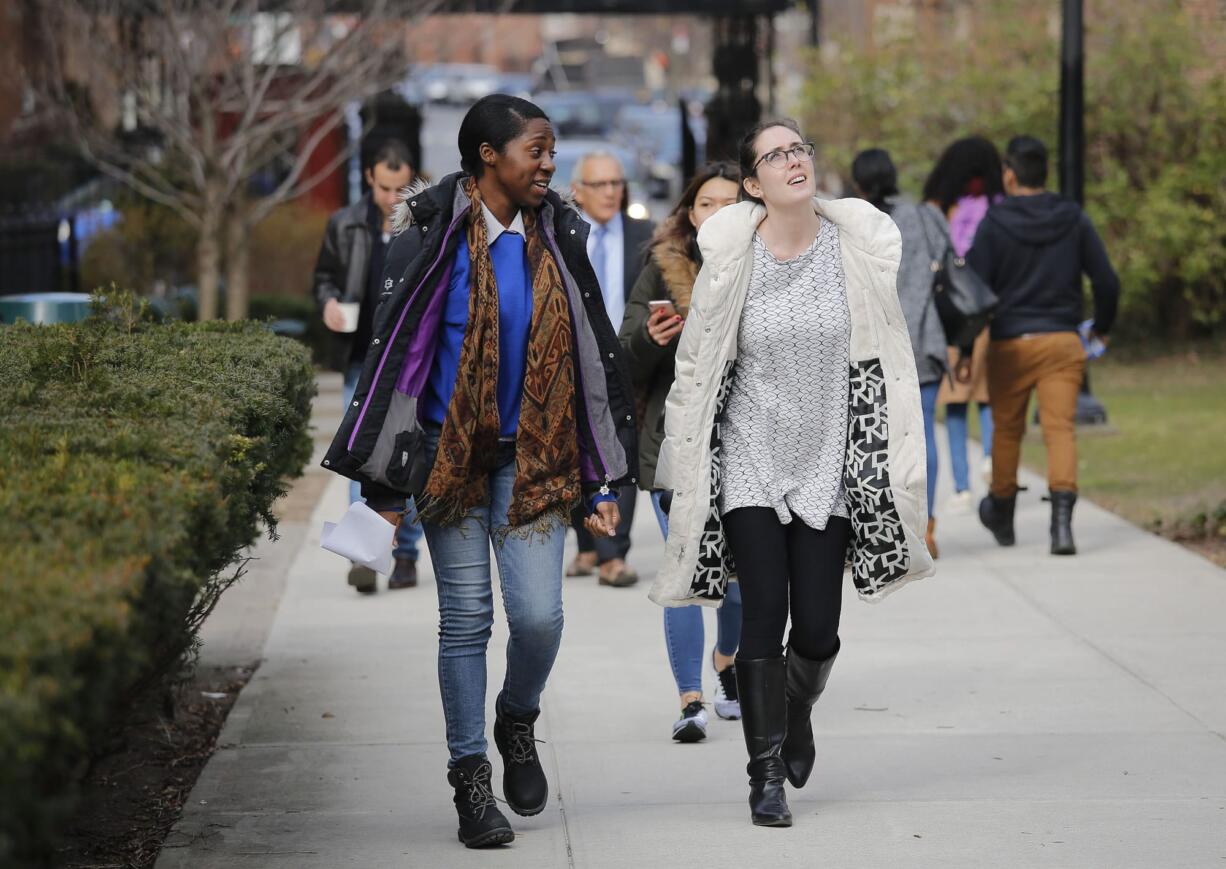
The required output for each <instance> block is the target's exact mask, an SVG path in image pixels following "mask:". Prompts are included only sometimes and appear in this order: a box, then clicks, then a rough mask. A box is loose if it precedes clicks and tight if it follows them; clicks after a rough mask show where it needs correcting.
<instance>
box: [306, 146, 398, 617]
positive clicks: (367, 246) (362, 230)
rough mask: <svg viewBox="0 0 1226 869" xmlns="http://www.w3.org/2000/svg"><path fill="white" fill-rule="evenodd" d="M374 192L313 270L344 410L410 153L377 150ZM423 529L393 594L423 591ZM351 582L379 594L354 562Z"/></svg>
mask: <svg viewBox="0 0 1226 869" xmlns="http://www.w3.org/2000/svg"><path fill="white" fill-rule="evenodd" d="M365 174H366V183H367V184H368V185H370V191H369V192H368V193H366V194H365V195H364V196H363V197H362V198H361V199H359V200H358V201H357V202H355V203H354V204H353V205H349V206H346V207H345V208H342V209H340V210H339V211H337V212H336V213H335V214H333V215H332V216H331V217H330V218H329V219H328V228H327V229H326V230H325V232H324V240H323V245H322V246H321V247H320V250H319V259H318V261H317V262H316V264H315V300H316V301H317V302H318V304H319V308H320V312H321V314H322V316H323V320H324V325H326V326H327V327H328V328H329V329H331V330H332V333H333V335H332V337H333V360H332V361H333V365H334V367H335V368H336V369H337V370H339V371H340V372H342V373H343V374H344V375H345V388H344V400H345V404H344V406H345V407H348V406H349V404H350V402H352V401H353V394H354V390H355V388H356V386H357V383H358V378H359V377H360V376H361V374H362V366H363V364H365V362H366V349H367V347H369V346H370V342H371V338H372V337H373V335H372V331H373V325H374V319H375V309H376V308H377V307H378V306H379V299H380V294H381V293H382V292H383V287H381V286H380V285H379V280H380V278H381V276H382V274H383V261H384V258H385V256H386V251H387V246H388V242H389V241H390V240H391V217H392V209H393V207H394V206H395V205H396V202H397V196H398V194H399V193H400V191H401V189H403V188H404V187H405V186H406V185H408V184H409V183H410V182H411V181H412V180H413V169H412V167H411V166H410V164H409V149H408V148H407V147H406V146H405V145H404V143H403V142H399V141H397V140H395V139H389V140H387V141H386V142H384V143H383V144H382V145H380V146H379V148H378V150H376V151H375V153H374V156H373V159H372V160H371V165H370V167H369V168H368V169H367V170H366V173H365ZM361 497H362V494H361V487H360V486H359V485H358V483H356V482H352V481H351V482H350V485H349V502H350V503H353V502H354V501H358V500H360V499H361ZM421 533H422V532H421V525H420V523H417V522H402V523H401V524H400V530H399V531H398V532H397V535H396V552H395V555H396V569H395V570H394V572H393V573H392V576H391V578H390V579H389V580H388V584H387V585H388V588H391V589H396V588H411V587H413V586H415V585H417V544H418V541H419V540H420V539H421ZM349 584H350V585H352V586H353V587H354V588H356V589H357V590H358V591H359V592H360V593H362V594H370V593H372V592H374V591H375V588H376V584H375V572H374V571H373V570H371V569H370V568H369V567H364V566H362V565H360V564H354V565H352V566H351V567H350V569H349Z"/></svg>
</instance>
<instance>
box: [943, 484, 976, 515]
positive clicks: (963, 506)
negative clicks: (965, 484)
mask: <svg viewBox="0 0 1226 869" xmlns="http://www.w3.org/2000/svg"><path fill="white" fill-rule="evenodd" d="M972 503H973V496H972V495H971V491H970V489H967V490H966V491H965V492H959V493H957V494H956V495H954V496H953V497H952V498H950V499H949V500H948V501H946V502H945V510H946V512H948V513H969V512H971V505H972Z"/></svg>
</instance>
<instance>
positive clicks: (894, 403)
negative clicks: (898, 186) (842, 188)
mask: <svg viewBox="0 0 1226 869" xmlns="http://www.w3.org/2000/svg"><path fill="white" fill-rule="evenodd" d="M740 162H741V172H742V196H743V200H744V201H742V202H739V203H737V204H736V205H730V206H728V207H726V208H724V209H723V210H722V211H720V212H719V213H717V214H715V215H713V216H712V217H711V218H710V219H709V220H707V221H706V223H704V224H703V226H702V229H701V231H700V232H699V234H698V244H699V247H700V248H701V250H702V254H703V266H702V270H701V272H700V273H699V275H698V279H697V281H696V283H695V286H694V293H693V298H692V300H691V307H690V312H689V316H688V317H687V320H686V325H685V329H684V330H683V331H682V336H681V342H680V346H679V347H678V350H677V361H676V380H675V382H674V384H673V387H672V390H671V391H670V393H669V396H668V401H667V403H666V407H665V414H664V419H665V440H664V445H663V447H662V448H661V451H660V459H659V465H658V468H657V471H656V481H655V484H656V487H657V488H660V489H666V490H669V491H671V493H672V496H671V504H670V513H669V525H670V533H669V538H668V544H667V549H666V555H665V559H664V564H663V565H662V566H661V569H660V571H659V573H658V574H657V577H656V582H655V585H654V586H653V588H652V591H651V598H652V600H654V601H655V602H656V603H659V604H661V605H663V606H684V605H689V604H694V603H700V604H706V605H709V606H719V604H720V601H721V600H722V598H723V596H724V593H725V590H726V588H727V582H728V580H729V579H730V578H731V577H732V576H733V575H734V574H735V576H736V578H737V579H738V580H739V582H740V587H741V595H742V600H743V602H744V622H743V629H742V638H741V647H740V650H739V652H738V653H737V660H736V668H737V684H738V688H739V693H740V697H741V712H742V719H741V721H742V726H743V729H744V733H745V743H746V747H747V749H748V751H749V757H750V762H749V767H748V771H749V779H750V795H749V803H750V811H751V816H752V818H753V822H754V823H755V824H759V825H764V826H790V825H791V822H792V818H791V814H790V812H789V810H788V806H787V800H786V796H785V794H784V789H783V782H784V779H785V778H786V779H787V780H788V781H790V782H791V783H792V784H793V786H796V787H801V786H803V785H804V783H805V781H806V780H807V779H808V777H809V774H810V772H811V771H812V769H813V763H814V758H815V750H814V745H813V731H812V727H811V725H810V723H809V719H810V714H811V712H812V708H813V704H814V703H815V702H816V701H817V698H818V696H819V695H820V694H821V693H822V691H823V690H824V688H825V685H826V680H827V679H828V677H829V675H830V669H831V667H832V665H833V663H834V658H835V656H836V654H837V653H838V650H839V637H838V625H839V614H840V606H841V599H842V598H841V594H842V592H841V588H842V579H843V573H844V566H845V563H847V562H850V567H851V571H852V576H853V580H854V582H855V585H856V589H857V591H858V592H859V594H860V596H861V598H863V599H865V600H878V599H880V598H882V597H884V596H885V595H886V594H888V593H889V592H891V591H892V590H894V589H896V588H898V587H900V586H901V585H903V584H904V583H906V582H907V581H908V580H911V579H916V578H919V577H922V576H928V575H930V574H931V573H932V572H933V566H932V559H931V557H930V556H929V554H928V550H927V548H926V547H925V546H924V542H923V538H924V530H925V527H926V525H927V506H926V497H925V488H926V480H925V452H924V430H923V416H922V413H921V411H920V394H919V384H918V381H917V376H916V369H915V361H914V357H913V355H912V353H911V342H910V339H909V337H908V333H907V325H906V322H905V321H904V320H903V316H902V312H901V310H900V309H899V303H898V295H897V293H896V291H895V286H894V282H895V277H896V275H897V272H898V262H899V255H900V250H901V242H900V240H899V234H898V230H897V228H896V227H895V225H894V222H893V221H892V220H890V218H889V217H888V216H887V215H885V214H883V213H881V212H880V211H878V210H877V209H876V208H874V207H873V206H872V205H870V204H869V203H867V202H864V201H862V200H856V199H842V200H830V201H827V200H820V199H817V198H816V197H815V192H816V183H815V179H814V175H815V171H814V166H813V144H812V143H811V142H806V141H805V140H804V138H803V137H802V136H801V134H800V131H799V128H798V127H797V126H796V124H795V122H793V121H788V120H781V121H772V122H769V123H766V124H762V125H760V126H759V127H757V128H755V129H754V130H753V131H751V133H750V134H749V135H747V136H746V138H745V140H744V141H743V142H742V147H741V154H740ZM789 616H790V617H791V621H792V630H791V632H790V634H789V636H788V648H787V655H786V658H785V656H784V646H783V640H784V637H783V633H784V628H785V626H786V624H787V621H788V618H789Z"/></svg>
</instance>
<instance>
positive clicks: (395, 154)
mask: <svg viewBox="0 0 1226 869" xmlns="http://www.w3.org/2000/svg"><path fill="white" fill-rule="evenodd" d="M376 166H386V167H387V168H388V169H390V170H391V171H393V172H399V171H400V167H402V166H408V167H409V172H412V171H413V158H412V157H411V156H409V146H408V145H406V144H405V143H404V142H402V141H400V140H399V139H384V140H383V141H382V142H380V143H379V147H378V148H376V149H375V152H374V154H373V155H371V158H370V165H369V166H367V167H366V168H367V169H369V170H370V171H371V172H374V170H375V167H376Z"/></svg>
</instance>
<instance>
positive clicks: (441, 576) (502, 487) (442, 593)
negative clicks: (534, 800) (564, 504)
mask: <svg viewBox="0 0 1226 869" xmlns="http://www.w3.org/2000/svg"><path fill="white" fill-rule="evenodd" d="M433 439H434V440H435V441H436V442H437V435H435V436H434V438H433ZM433 447H434V444H428V445H427V448H433ZM514 483H515V462H513V461H512V462H510V463H508V464H506V465H503V466H502V467H501V468H499V469H498V470H496V471H493V472H492V473H491V474H490V476H489V485H490V503H489V505H488V506H483V507H478V508H476V509H474V510H472V511H470V512H469V514H468V516H466V517H465V518H464V520H463V521H462V522H460V523H459V524H458V525H436V524H434V523H432V522H425V523H423V524H424V525H425V529H426V544H427V545H428V546H429V547H430V560H431V561H432V562H433V564H434V577H435V584H436V586H437V589H438V611H439V642H438V683H439V688H440V690H441V692H442V695H443V715H444V717H445V718H446V720H447V748H448V750H449V751H450V752H451V765H453V766H454V764H455V761H457V760H459V759H460V758H462V757H468V756H469V755H474V754H478V755H484V754H485V752H486V740H485V682H486V673H485V656H486V648H487V646H488V645H489V641H490V631H491V629H492V628H493V625H494V595H493V590H492V588H491V586H492V582H491V579H490V544H491V543H492V544H493V548H494V556H495V557H496V558H497V559H498V578H499V584H500V586H501V591H502V605H503V609H505V610H506V614H507V627H508V629H509V630H510V634H511V638H510V641H509V642H508V643H507V674H506V679H505V681H504V682H503V685H502V707H503V708H504V709H505V710H506V711H508V712H510V713H512V714H514V715H526V714H529V713H532V712H535V711H536V710H537V709H538V708H539V706H540V702H541V691H542V690H543V689H544V688H545V680H546V679H548V678H549V672H550V670H552V669H553V662H554V659H555V658H556V657H557V655H558V645H559V643H561V641H562V549H563V546H564V544H565V543H566V524H565V523H564V522H563V521H561V520H559V519H552V520H547V521H546V524H545V527H543V528H542V527H537V526H532V527H528V526H525V527H524V528H512V529H508V527H507V510H508V508H509V507H510V506H511V489H512V487H513V485H514Z"/></svg>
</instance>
